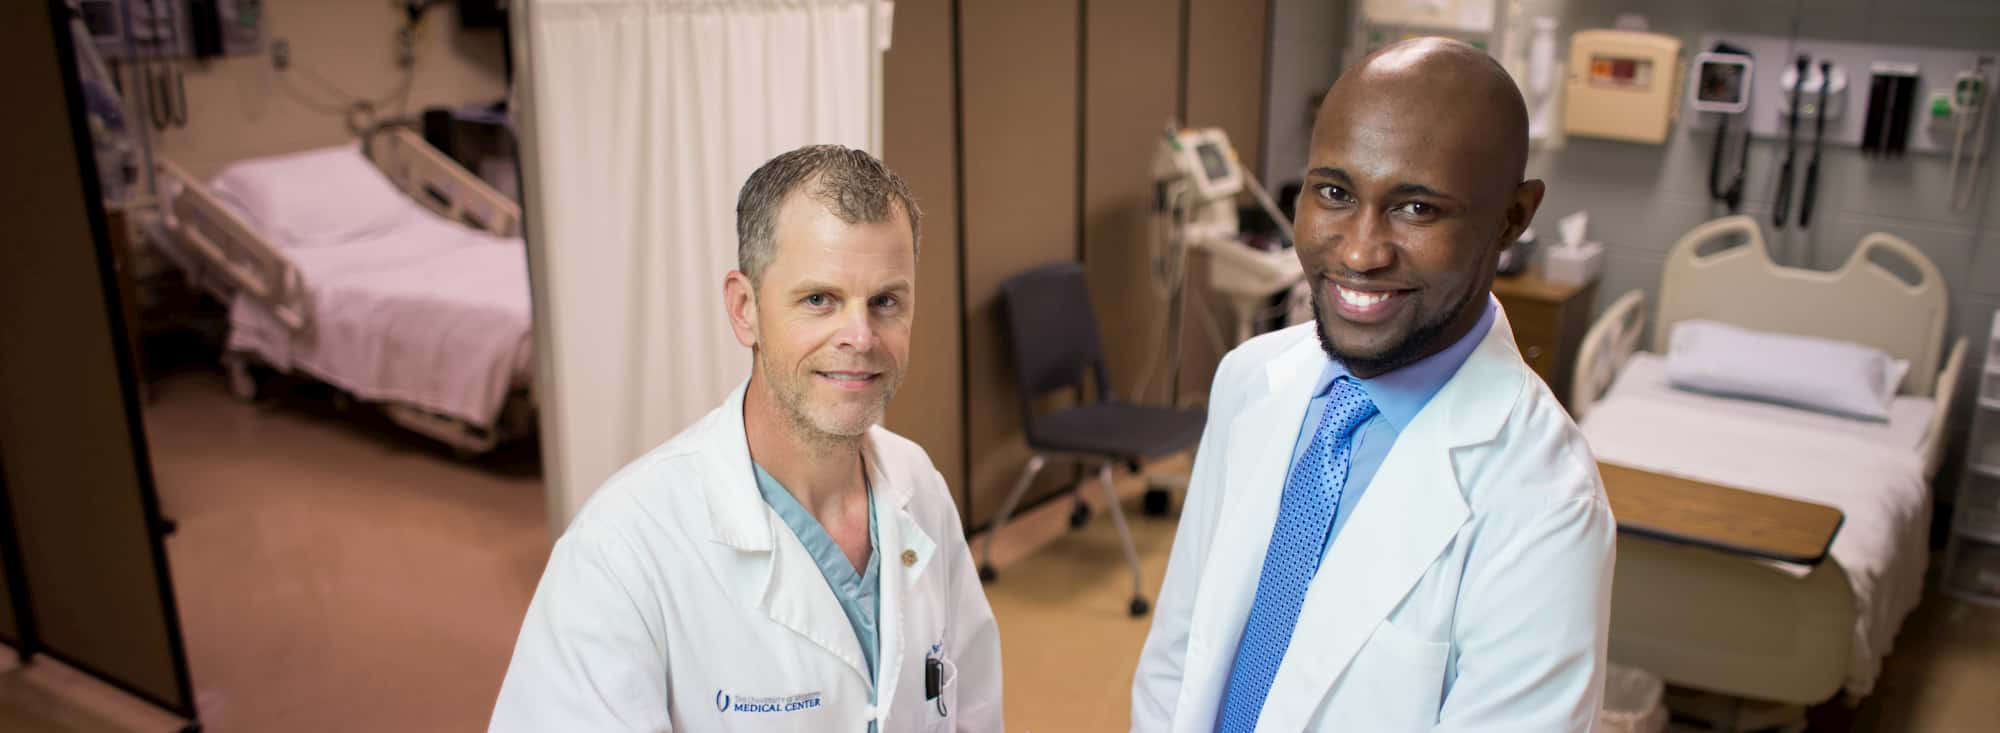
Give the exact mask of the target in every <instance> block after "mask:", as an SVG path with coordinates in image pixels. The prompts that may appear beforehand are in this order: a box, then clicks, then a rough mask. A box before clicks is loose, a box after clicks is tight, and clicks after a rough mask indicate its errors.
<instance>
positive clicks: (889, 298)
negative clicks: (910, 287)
mask: <svg viewBox="0 0 2000 733" xmlns="http://www.w3.org/2000/svg"><path fill="white" fill-rule="evenodd" d="M901 303H902V301H901V300H898V299H896V296H894V295H877V296H875V307H877V308H894V307H896V306H897V305H899V304H901Z"/></svg>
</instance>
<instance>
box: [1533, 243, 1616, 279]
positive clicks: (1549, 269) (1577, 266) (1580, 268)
mask: <svg viewBox="0 0 2000 733" xmlns="http://www.w3.org/2000/svg"><path fill="white" fill-rule="evenodd" d="M1603 267H1604V245H1601V244H1598V243H1596V242H1584V243H1583V244H1581V245H1578V246H1575V247H1564V246H1556V247H1544V248H1542V279H1544V280H1548V281H1549V282H1555V283H1562V284H1564V285H1582V284H1584V283H1587V282H1590V281H1592V280H1595V279H1597V273H1598V272H1600V271H1602V269H1603Z"/></svg>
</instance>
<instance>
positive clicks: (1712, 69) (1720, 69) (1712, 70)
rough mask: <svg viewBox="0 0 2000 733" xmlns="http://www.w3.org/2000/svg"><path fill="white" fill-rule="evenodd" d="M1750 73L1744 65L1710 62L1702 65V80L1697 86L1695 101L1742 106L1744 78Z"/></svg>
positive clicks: (1718, 61)
mask: <svg viewBox="0 0 2000 733" xmlns="http://www.w3.org/2000/svg"><path fill="white" fill-rule="evenodd" d="M1748 71H1749V69H1748V68H1746V67H1745V66H1744V65H1743V64H1742V63H1740V62H1732V61H1723V60H1710V61H1705V62H1703V63H1702V65H1701V78H1700V79H1699V81H1698V82H1697V84H1696V86H1695V90H1696V91H1695V99H1698V100H1700V101H1703V102H1713V103H1717V104H1742V103H1743V101H1744V100H1743V95H1744V92H1745V91H1746V90H1745V89H1744V78H1743V77H1744V76H1745V74H1746V73H1747V72H1748Z"/></svg>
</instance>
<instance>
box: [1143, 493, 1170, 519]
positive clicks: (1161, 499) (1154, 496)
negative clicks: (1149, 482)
mask: <svg viewBox="0 0 2000 733" xmlns="http://www.w3.org/2000/svg"><path fill="white" fill-rule="evenodd" d="M1173 498H1174V497H1173V494H1170V493H1168V492H1167V490H1166V489H1154V488H1148V489H1146V498H1145V500H1144V502H1143V503H1142V504H1141V505H1140V507H1141V509H1142V510H1143V511H1144V512H1145V513H1146V516H1149V517H1164V516H1167V510H1169V509H1171V508H1173Z"/></svg>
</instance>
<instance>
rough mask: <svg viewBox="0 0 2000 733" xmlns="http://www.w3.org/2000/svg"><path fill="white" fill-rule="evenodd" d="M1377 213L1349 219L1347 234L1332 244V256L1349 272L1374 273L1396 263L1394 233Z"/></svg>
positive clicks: (1343, 233)
mask: <svg viewBox="0 0 2000 733" xmlns="http://www.w3.org/2000/svg"><path fill="white" fill-rule="evenodd" d="M1385 219H1386V217H1384V216H1383V215H1382V213H1381V212H1374V211H1371V212H1365V213H1362V214H1361V215H1359V216H1355V217H1353V218H1352V219H1350V220H1349V221H1350V226H1349V227H1348V228H1347V231H1345V232H1342V233H1341V236H1340V238H1339V239H1337V240H1336V241H1335V242H1334V245H1333V246H1334V250H1333V256H1334V260H1335V261H1337V262H1338V263H1339V264H1340V266H1341V267H1342V268H1343V269H1346V270H1347V271H1349V272H1374V271H1376V270H1381V269H1384V268H1387V267H1389V266H1390V265H1393V264H1395V263H1396V245H1395V242H1394V234H1393V232H1392V230H1391V229H1390V227H1389V226H1388V222H1387V221H1386V220H1385Z"/></svg>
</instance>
